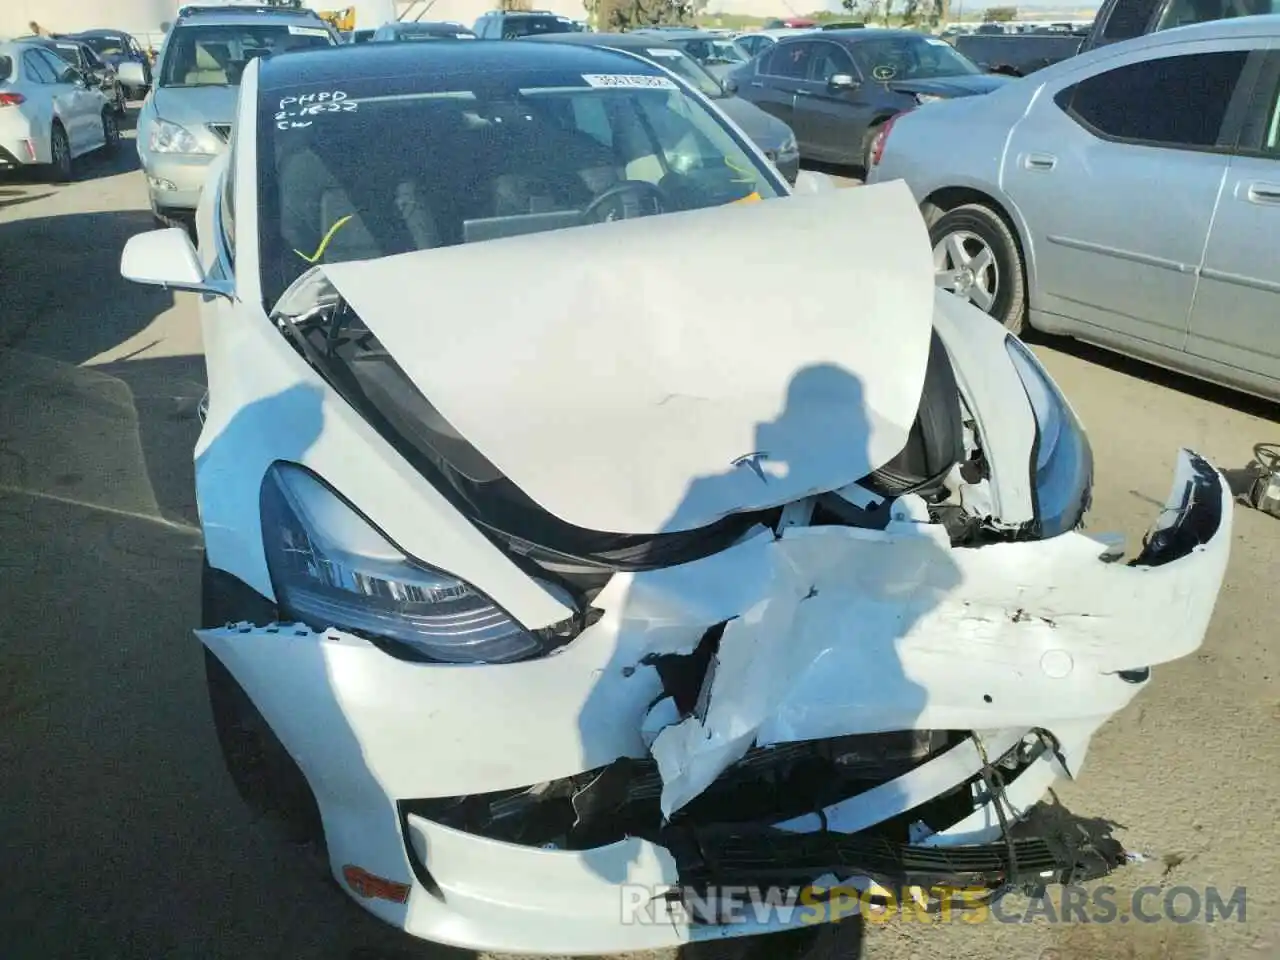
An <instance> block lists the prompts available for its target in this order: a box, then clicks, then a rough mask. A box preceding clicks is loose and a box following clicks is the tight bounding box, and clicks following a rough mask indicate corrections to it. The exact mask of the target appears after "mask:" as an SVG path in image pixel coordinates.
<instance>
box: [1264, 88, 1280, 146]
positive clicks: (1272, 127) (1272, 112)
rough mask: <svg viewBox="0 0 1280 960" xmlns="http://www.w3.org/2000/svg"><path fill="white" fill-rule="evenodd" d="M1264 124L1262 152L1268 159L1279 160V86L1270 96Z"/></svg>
mask: <svg viewBox="0 0 1280 960" xmlns="http://www.w3.org/2000/svg"><path fill="white" fill-rule="evenodd" d="M1266 124H1267V125H1266V127H1265V128H1264V129H1263V131H1262V152H1263V153H1264V154H1266V155H1267V156H1268V157H1276V158H1280V84H1277V85H1276V88H1275V90H1274V92H1272V94H1271V108H1270V109H1269V110H1268V111H1267V120H1266Z"/></svg>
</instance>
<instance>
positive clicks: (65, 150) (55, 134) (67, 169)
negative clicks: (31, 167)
mask: <svg viewBox="0 0 1280 960" xmlns="http://www.w3.org/2000/svg"><path fill="white" fill-rule="evenodd" d="M49 151H50V153H52V154H53V156H52V158H51V161H52V162H50V164H49V179H50V180H52V181H53V182H54V183H70V182H71V181H72V179H74V177H75V165H74V163H73V162H72V160H71V141H70V140H68V139H67V131H66V130H64V129H62V124H61V123H59V122H58V121H56V120H55V121H54V122H53V129H52V130H51V131H50V133H49Z"/></svg>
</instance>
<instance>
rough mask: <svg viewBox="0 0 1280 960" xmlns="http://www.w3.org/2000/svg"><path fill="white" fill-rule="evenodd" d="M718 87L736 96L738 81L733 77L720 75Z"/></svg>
mask: <svg viewBox="0 0 1280 960" xmlns="http://www.w3.org/2000/svg"><path fill="white" fill-rule="evenodd" d="M720 87H721V89H723V90H724V92H725V93H726V94H727V95H729V96H731V97H736V96H737V95H738V81H737V80H735V79H733V77H721V78H720Z"/></svg>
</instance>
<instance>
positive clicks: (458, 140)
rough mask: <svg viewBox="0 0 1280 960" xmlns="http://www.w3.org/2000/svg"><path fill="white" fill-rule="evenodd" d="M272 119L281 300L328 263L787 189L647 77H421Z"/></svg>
mask: <svg viewBox="0 0 1280 960" xmlns="http://www.w3.org/2000/svg"><path fill="white" fill-rule="evenodd" d="M650 69H652V68H650ZM462 80H465V82H460V81H462ZM330 86H332V85H331V84H330ZM312 95H314V96H315V97H316V98H317V99H316V100H309V99H305V98H307V97H309V96H312ZM321 97H323V98H324V99H323V100H322V99H320V98H321ZM258 109H259V115H260V127H259V134H258V136H259V140H258V149H259V157H260V161H259V188H258V189H259V222H260V229H261V236H260V243H261V261H262V269H263V289H264V294H265V296H266V300H267V303H268V304H269V305H270V304H274V303H275V302H276V300H277V299H278V298H279V296H280V294H281V293H283V291H284V289H285V288H286V287H287V286H288V284H290V283H291V282H292V281H293V280H295V279H296V278H297V277H298V276H300V275H301V274H302V273H303V272H305V271H306V270H307V269H309V268H310V267H311V266H313V265H314V264H316V263H333V262H340V261H345V260H357V259H365V258H373V257H382V256H388V255H391V254H397V253H404V252H408V251H410V250H418V249H426V248H431V247H445V246H452V245H455V244H461V243H476V242H482V241H484V240H489V239H497V238H500V237H505V236H514V235H517V234H525V233H536V232H540V231H546V230H556V229H560V228H566V227H573V226H580V225H583V224H586V223H594V222H599V221H603V220H617V219H627V218H631V217H639V216H649V215H652V214H656V213H665V212H674V211H680V210H692V209H696V208H701V207H711V206H718V205H720V204H725V203H732V202H734V201H741V200H760V199H770V198H773V197H777V196H780V195H782V194H783V193H784V192H785V188H783V187H782V185H781V182H780V181H779V180H777V179H776V177H775V175H774V174H773V173H771V172H770V171H769V170H768V169H767V167H766V166H765V165H764V164H763V163H760V162H758V161H757V160H756V158H755V157H754V155H753V154H752V153H751V152H750V150H749V148H748V147H747V146H746V145H745V144H744V143H743V142H742V141H740V140H739V139H738V138H737V136H736V135H735V134H733V133H732V132H730V130H729V129H728V128H727V127H726V126H724V125H723V123H722V122H721V121H720V120H719V119H718V118H717V116H716V115H715V114H714V113H713V112H712V111H710V110H708V109H706V108H705V107H703V106H701V105H700V104H699V103H697V102H696V101H694V100H692V99H691V98H690V97H689V96H687V95H686V94H684V93H683V92H681V91H680V89H679V87H678V86H677V85H676V83H675V81H673V80H671V79H670V78H669V77H665V76H657V75H654V74H652V73H648V72H645V73H640V72H639V71H636V72H634V73H630V74H625V75H587V76H583V75H582V74H566V73H561V72H555V73H548V72H542V73H539V74H537V75H529V74H523V75H512V74H499V75H496V76H489V77H485V78H484V79H483V80H479V79H476V78H471V77H468V78H458V77H456V76H442V75H436V76H425V77H424V76H409V77H400V78H395V79H385V80H371V81H364V82H351V83H349V84H347V85H346V87H345V89H343V90H337V91H334V90H332V89H329V90H324V91H322V92H317V91H309V90H288V91H281V90H276V91H273V92H264V93H263V99H262V101H261V102H260V103H259V108H258Z"/></svg>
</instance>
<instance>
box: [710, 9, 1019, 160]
mask: <svg viewBox="0 0 1280 960" xmlns="http://www.w3.org/2000/svg"><path fill="white" fill-rule="evenodd" d="M1009 80H1010V78H1008V77H1000V76H992V75H990V74H985V73H983V72H982V71H981V70H980V69H979V68H978V67H977V66H975V65H974V64H973V63H972V62H971V61H969V60H968V59H966V58H965V57H964V56H962V55H961V54H959V53H957V52H956V51H955V50H954V49H952V47H951V45H950V44H948V43H947V42H946V41H944V40H940V39H938V38H937V37H930V36H926V35H924V34H920V33H915V32H912V31H908V30H830V31H822V32H821V33H814V34H797V35H795V36H792V37H783V38H782V39H781V40H779V41H778V42H777V43H776V44H774V46H773V47H772V48H771V49H769V50H767V51H765V52H764V53H763V54H761V55H760V56H758V57H756V58H755V59H754V60H752V61H751V62H750V63H748V64H746V65H745V66H744V67H741V68H739V69H738V70H735V71H734V72H733V73H732V74H730V76H729V80H728V89H729V92H730V93H736V94H737V95H738V96H740V97H742V98H743V99H745V100H749V101H751V102H752V103H754V104H756V106H758V107H760V108H761V109H762V110H764V111H766V112H768V113H771V114H773V116H775V117H777V118H778V119H779V120H781V121H782V122H783V123H785V124H787V125H788V126H789V127H791V129H792V130H794V131H795V133H796V139H797V140H798V141H799V143H800V155H801V156H802V157H806V158H809V159H813V160H823V161H826V162H828V163H841V164H852V165H854V166H861V167H862V168H863V169H866V167H867V162H868V159H869V157H870V155H871V149H872V146H873V144H874V142H875V138H876V134H877V133H879V132H880V128H881V126H882V125H883V124H884V123H885V122H886V121H888V120H889V118H890V117H892V116H893V115H894V114H897V113H900V112H902V111H903V110H910V109H912V108H914V107H917V106H919V105H920V104H923V103H928V102H929V101H932V100H944V99H951V98H954V97H969V96H974V95H975V94H983V93H989V92H990V91H992V90H994V89H996V87H998V86H1000V85H1001V84H1004V83H1008V82H1009Z"/></svg>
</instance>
